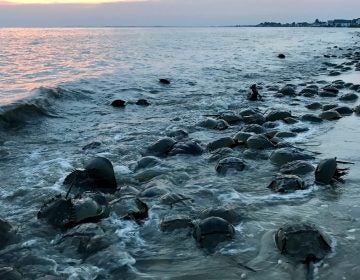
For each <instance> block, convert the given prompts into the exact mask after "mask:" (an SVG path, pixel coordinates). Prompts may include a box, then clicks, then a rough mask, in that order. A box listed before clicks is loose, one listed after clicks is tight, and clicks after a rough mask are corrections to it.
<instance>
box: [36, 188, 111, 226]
mask: <svg viewBox="0 0 360 280" xmlns="http://www.w3.org/2000/svg"><path fill="white" fill-rule="evenodd" d="M109 214H110V210H109V204H108V202H107V200H106V198H105V197H104V196H103V195H101V194H100V193H89V192H85V193H83V194H82V195H81V196H78V197H77V198H69V199H66V198H63V197H62V196H61V195H58V196H56V197H55V198H52V199H51V200H50V201H48V202H46V203H44V204H43V206H42V207H41V208H40V211H39V212H38V214H37V217H38V219H45V220H46V221H47V222H48V223H49V224H51V225H52V226H54V227H58V228H62V229H67V228H71V227H73V226H76V225H78V224H81V223H87V222H97V221H99V220H101V219H103V218H106V217H108V216H109Z"/></svg>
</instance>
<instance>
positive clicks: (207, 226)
mask: <svg viewBox="0 0 360 280" xmlns="http://www.w3.org/2000/svg"><path fill="white" fill-rule="evenodd" d="M234 235H235V229H234V227H233V225H232V224H230V223H229V222H228V221H226V220H224V219H222V218H219V217H209V218H206V219H204V220H201V221H199V222H194V231H193V237H194V238H195V240H196V241H197V242H198V243H199V245H200V247H202V248H207V249H213V248H215V247H216V246H217V245H218V244H219V243H220V242H223V241H227V240H231V239H232V238H233V237H234Z"/></svg>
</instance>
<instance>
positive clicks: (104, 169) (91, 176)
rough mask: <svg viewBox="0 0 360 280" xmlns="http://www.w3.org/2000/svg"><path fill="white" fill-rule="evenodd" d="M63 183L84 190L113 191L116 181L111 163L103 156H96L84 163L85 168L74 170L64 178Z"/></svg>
mask: <svg viewBox="0 0 360 280" xmlns="http://www.w3.org/2000/svg"><path fill="white" fill-rule="evenodd" d="M64 185H68V186H69V187H70V188H71V187H75V188H79V189H81V190H85V191H93V190H100V191H102V192H109V193H113V192H115V191H116V190H117V183H116V179H115V174H114V168H113V165H112V163H111V162H110V161H109V160H108V159H106V158H103V157H96V158H94V159H92V160H91V161H90V162H88V163H87V164H86V165H85V170H78V169H77V170H74V171H73V172H71V173H70V174H69V175H68V176H67V177H66V178H65V180H64Z"/></svg>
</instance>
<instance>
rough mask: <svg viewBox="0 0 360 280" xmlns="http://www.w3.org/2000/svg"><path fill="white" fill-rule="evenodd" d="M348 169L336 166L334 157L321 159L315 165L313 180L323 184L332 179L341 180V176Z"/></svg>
mask: <svg viewBox="0 0 360 280" xmlns="http://www.w3.org/2000/svg"><path fill="white" fill-rule="evenodd" d="M348 170H349V169H348V168H344V169H340V168H338V167H337V161H336V158H328V159H323V160H322V161H320V163H319V164H318V166H317V167H316V170H315V181H316V182H318V183H322V184H325V185H327V184H330V183H331V182H332V181H333V180H335V181H342V179H341V177H342V176H344V175H346V174H348Z"/></svg>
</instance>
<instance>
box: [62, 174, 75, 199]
mask: <svg viewBox="0 0 360 280" xmlns="http://www.w3.org/2000/svg"><path fill="white" fill-rule="evenodd" d="M72 173H73V178H72V182H71V185H70V187H69V189H68V191H67V193H66V196H65V199H67V198H68V196H69V194H70V192H71V189H72V188H73V186H74V185H75V182H76V179H77V174H78V173H77V172H75V171H73V172H72Z"/></svg>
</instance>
